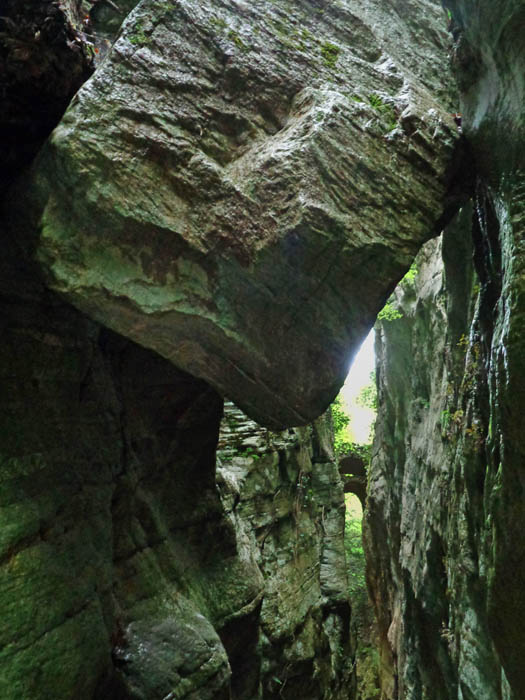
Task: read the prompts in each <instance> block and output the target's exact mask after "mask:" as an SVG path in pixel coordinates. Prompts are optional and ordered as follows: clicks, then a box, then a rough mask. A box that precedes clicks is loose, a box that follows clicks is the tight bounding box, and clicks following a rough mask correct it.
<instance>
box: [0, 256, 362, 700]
mask: <svg viewBox="0 0 525 700" xmlns="http://www.w3.org/2000/svg"><path fill="white" fill-rule="evenodd" d="M21 262H22V261H21V260H20V256H19V250H18V249H17V248H16V247H14V246H13V247H11V246H9V245H7V246H5V247H4V254H3V256H2V261H1V265H2V268H1V272H2V274H1V275H0V278H1V287H0V299H1V303H2V339H3V344H2V358H1V363H0V366H1V367H2V387H3V391H2V392H1V396H0V402H1V411H0V416H1V421H2V426H1V427H2V435H3V439H2V449H1V457H0V480H1V489H0V493H1V509H0V510H1V524H2V527H1V542H0V546H1V550H0V609H1V610H2V617H1V624H0V697H2V698H3V699H4V698H5V700H11V699H12V700H15V699H16V700H18V699H19V698H24V700H41V699H43V698H50V697H53V698H56V699H57V700H59V699H60V700H69V699H70V698H73V697H74V698H79V699H80V700H84V699H86V700H93V699H94V698H96V699H97V700H106V699H107V700H115V699H119V700H120V699H122V700H124V699H126V700H128V699H133V700H137V699H138V698H144V699H147V700H155V699H156V698H158V699H159V700H160V699H161V698H166V697H174V698H175V697H176V698H188V699H189V698H193V699H194V700H205V699H206V698H209V700H217V699H220V698H224V700H226V699H228V700H229V699H230V698H238V699H241V698H243V699H245V700H253V699H254V698H258V697H260V698H281V697H284V698H294V697H297V695H294V692H296V691H297V692H299V696H300V697H304V698H312V700H313V698H321V697H326V698H329V697H330V698H346V697H347V692H348V688H349V687H351V680H350V671H351V645H350V640H349V639H348V629H349V627H348V618H349V607H348V601H347V599H346V588H345V579H344V568H343V569H342V567H341V562H342V559H341V548H342V518H343V514H342V488H341V485H340V482H339V480H338V475H337V470H336V467H335V465H334V463H333V460H332V458H331V455H330V446H329V444H327V442H326V436H325V434H324V432H323V427H322V423H319V424H318V426H317V427H316V428H315V429H306V428H303V429H301V430H297V431H293V434H291V435H290V436H289V437H288V438H287V440H284V439H281V441H280V442H279V441H277V438H275V442H273V443H272V442H271V440H270V444H268V442H267V441H266V440H265V442H264V448H263V449H261V445H260V444H259V443H258V444H257V445H255V447H254V448H252V450H251V452H252V453H253V454H252V456H242V455H239V454H237V453H235V456H233V457H232V458H231V460H230V461H228V459H229V455H230V454H231V452H229V451H228V450H227V449H226V447H224V449H223V452H222V454H223V457H222V461H223V462H224V464H223V465H222V467H221V468H220V469H219V470H218V474H219V484H220V491H221V494H222V499H223V501H221V499H220V498H219V493H218V491H217V481H216V477H215V467H216V465H215V461H216V457H215V450H216V446H217V440H218V436H219V424H220V419H221V415H222V400H221V399H220V397H219V396H218V395H217V394H216V393H215V392H214V391H213V390H212V389H210V388H209V387H208V386H207V385H206V384H205V383H204V382H202V381H200V380H196V379H194V378H193V377H191V376H189V375H187V374H185V373H183V372H181V371H179V370H177V369H176V368H174V367H173V366H172V365H171V364H170V363H168V362H167V361H166V360H164V359H163V358H161V357H159V356H158V355H155V354H154V353H152V352H151V351H149V350H145V349H143V348H141V347H139V346H136V345H134V344H133V343H130V342H129V341H127V340H125V339H123V338H121V337H119V336H117V335H115V334H113V333H112V332H109V331H107V330H105V329H102V328H101V327H100V326H98V325H97V324H95V323H93V322H92V321H90V320H88V319H87V318H85V317H84V316H82V315H81V314H80V313H78V312H77V311H75V310H74V309H72V308H71V307H69V306H66V305H64V304H63V303H62V302H61V301H60V300H58V299H57V298H56V297H55V295H54V294H52V293H50V292H48V291H46V290H45V288H44V287H43V286H42V285H41V283H39V282H38V273H37V271H36V270H35V269H34V268H28V267H25V268H24V266H23V264H21ZM312 431H313V433H314V437H313V438H311V437H310V434H311V433H312ZM264 432H265V434H266V431H264ZM257 458H259V459H258V460H257ZM298 589H299V590H298ZM276 679H277V680H276ZM346 684H348V685H346ZM345 685H346V688H345ZM298 689H300V690H299V691H298Z"/></svg>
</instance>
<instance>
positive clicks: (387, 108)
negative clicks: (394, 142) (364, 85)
mask: <svg viewBox="0 0 525 700" xmlns="http://www.w3.org/2000/svg"><path fill="white" fill-rule="evenodd" d="M368 102H369V103H370V106H371V107H372V109H374V110H375V111H376V112H377V113H378V114H380V115H381V117H383V121H384V122H386V130H387V131H392V130H393V129H395V128H396V126H397V115H396V112H395V109H394V108H393V107H392V105H391V104H388V102H384V100H383V98H382V97H381V96H380V95H378V94H377V93H375V92H373V93H371V94H370V95H368Z"/></svg>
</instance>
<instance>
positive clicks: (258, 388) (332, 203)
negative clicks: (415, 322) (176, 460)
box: [17, 0, 458, 428]
mask: <svg viewBox="0 0 525 700" xmlns="http://www.w3.org/2000/svg"><path fill="white" fill-rule="evenodd" d="M398 10H399V14H398ZM407 17H408V19H406V18H407ZM445 25H446V22H445V18H444V17H443V15H442V12H441V9H440V8H439V6H438V5H436V4H435V3H433V2H427V1H425V2H417V3H416V2H413V3H410V11H408V9H407V7H406V3H402V11H401V4H400V7H399V8H398V7H397V5H396V4H395V3H394V6H392V7H390V6H389V7H385V6H384V4H383V3H375V4H374V5H371V4H367V5H366V6H363V5H362V3H357V2H350V1H348V0H345V1H344V2H339V3H337V4H336V3H331V2H322V3H320V4H315V3H311V2H297V3H290V2H286V1H284V0H279V1H278V2H273V3H259V4H253V3H252V4H250V5H248V4H243V3H239V2H235V1H234V0H228V1H227V2H218V1H217V2H214V3H211V4H209V3H208V4H202V3H200V2H197V1H196V0H178V1H177V2H158V1H155V0H144V2H142V3H140V5H139V6H138V7H137V8H136V9H135V10H133V11H132V12H131V14H130V15H129V16H128V18H127V19H126V21H125V23H124V25H123V27H122V30H121V32H120V34H119V36H118V38H117V40H116V42H115V44H114V45H113V48H112V50H111V51H110V53H109V54H108V56H107V58H106V59H105V60H104V61H103V62H102V63H101V64H100V66H99V68H98V70H97V71H96V73H95V75H94V77H93V78H92V79H91V80H90V81H88V82H87V83H86V84H85V85H84V87H83V88H82V89H81V90H80V91H79V92H78V93H77V95H76V97H75V99H74V101H73V103H72V105H71V106H70V108H69V110H68V112H67V114H66V116H65V117H64V119H63V120H62V122H61V124H60V125H59V127H58V128H57V129H56V130H55V132H54V134H53V137H52V139H51V140H50V141H49V143H48V144H47V145H46V147H45V148H44V149H43V151H42V152H41V154H40V156H39V159H38V163H37V164H36V166H35V168H34V171H33V174H32V176H31V178H30V179H29V181H28V182H27V183H26V184H25V185H24V186H23V187H22V188H21V190H20V191H19V193H18V195H17V198H18V199H17V201H18V206H19V207H21V208H22V209H23V211H24V213H26V212H28V211H29V212H30V215H28V216H27V217H26V220H25V221H24V222H23V223H22V224H20V226H21V227H22V228H23V229H24V230H25V233H26V234H28V235H29V236H30V238H31V245H32V246H34V247H35V248H36V255H37V257H38V260H39V262H40V264H41V265H42V267H43V268H44V269H45V271H46V279H47V283H48V284H49V285H50V286H51V287H52V288H53V289H55V290H56V291H58V292H60V293H61V295H63V296H64V297H65V298H66V299H67V300H68V301H69V302H72V303H73V304H75V305H76V306H77V307H78V308H80V309H81V310H82V311H84V312H86V313H87V314H88V315H89V316H91V317H92V318H94V319H95V320H97V321H98V322H100V323H102V324H103V325H105V326H107V327H109V328H112V329H113V330H116V331H118V332H119V333H121V334H123V335H125V336H126V337H129V338H131V339H133V340H134V341H135V342H138V343H139V344H142V345H145V346H147V347H150V348H152V349H154V350H156V351H157V352H159V353H160V354H161V355H163V356H164V357H166V358H168V359H170V360H171V361H173V362H174V363H175V364H176V365H177V366H179V367H181V368H182V369H184V370H186V371H189V372H190V373H191V374H193V375H194V376H197V377H201V378H204V379H206V380H207V381H208V382H209V383H210V384H212V385H213V386H214V387H215V388H216V389H218V390H219V391H220V392H221V393H224V394H226V395H228V396H230V397H231V398H233V399H235V401H236V402H237V403H238V404H239V405H241V406H243V407H244V408H245V410H246V411H247V412H248V413H249V414H250V415H252V416H253V417H254V418H257V419H258V420H259V421H260V422H262V423H265V424H266V425H268V426H270V427H274V428H276V427H277V428H280V427H283V426H286V425H298V424H305V423H307V422H308V421H310V420H311V419H313V418H315V417H316V416H317V415H319V414H320V413H321V412H322V411H323V410H324V409H325V408H326V407H327V405H328V403H329V402H330V401H331V400H332V399H333V398H334V396H335V394H336V392H337V390H338V388H339V387H340V385H341V384H342V382H343V379H344V376H345V374H346V370H347V366H348V357H349V355H350V354H351V353H352V351H353V349H355V348H356V346H357V345H358V343H359V342H360V340H361V338H362V336H363V334H364V333H365V331H366V330H367V329H368V328H369V327H370V325H371V323H372V322H373V319H374V317H375V314H376V313H377V311H378V310H379V309H380V307H381V306H382V304H383V303H384V300H385V298H386V296H387V295H388V293H389V292H390V291H391V289H392V287H393V285H394V284H395V282H396V281H397V280H398V279H399V278H400V277H401V276H402V274H403V273H404V271H405V270H406V268H407V267H408V265H409V263H410V261H411V259H412V257H413V255H414V254H415V252H416V250H417V248H418V246H419V245H421V243H422V242H423V241H424V240H425V239H427V238H428V237H429V236H431V235H432V234H433V233H437V232H438V231H439V229H440V226H441V225H442V223H443V221H444V219H446V217H447V215H448V214H449V212H450V210H451V207H453V206H454V204H455V197H456V194H457V193H456V192H455V190H454V183H453V182H452V178H453V174H454V173H453V172H452V171H453V170H454V167H455V164H454V157H455V156H454V147H455V142H456V140H457V136H458V134H457V129H456V125H455V123H454V121H453V120H452V117H451V116H450V114H449V112H450V111H453V108H454V105H453V104H452V103H451V102H450V97H449V93H451V92H452V86H451V81H450V80H447V79H446V77H445V79H444V75H446V70H445V66H446V51H447V38H446V33H445ZM386 27H388V31H387V30H386ZM17 235H22V234H21V232H18V233H17Z"/></svg>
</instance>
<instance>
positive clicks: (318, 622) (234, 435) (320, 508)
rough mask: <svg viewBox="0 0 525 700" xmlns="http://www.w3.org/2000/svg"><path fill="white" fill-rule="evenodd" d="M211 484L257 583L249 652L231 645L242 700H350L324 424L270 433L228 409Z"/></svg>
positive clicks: (339, 497)
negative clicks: (244, 689) (253, 644)
mask: <svg viewBox="0 0 525 700" xmlns="http://www.w3.org/2000/svg"><path fill="white" fill-rule="evenodd" d="M217 481H218V485H219V492H220V494H221V499H222V501H223V503H224V505H225V508H226V511H227V512H228V513H229V517H230V518H231V522H232V523H233V525H234V528H235V531H236V532H237V533H238V538H239V541H240V542H241V543H242V545H241V546H242V550H243V555H242V556H243V557H246V558H248V559H250V560H254V561H255V562H256V563H257V566H258V568H259V570H260V571H261V574H262V577H263V579H264V591H263V593H262V599H261V607H260V611H259V615H258V617H257V620H256V624H257V625H258V626H259V640H258V643H257V648H256V653H255V654H253V652H252V654H251V655H249V656H246V649H243V646H242V641H241V640H240V639H239V640H237V643H238V647H239V651H238V654H239V656H241V654H242V653H243V652H244V654H245V656H244V657H242V658H241V659H240V660H239V661H238V663H241V664H242V663H243V665H244V672H243V674H242V679H243V682H244V683H245V684H250V685H251V688H252V690H251V694H250V693H248V694H246V697H247V698H248V697H249V698H252V697H253V698H256V697H261V698H274V697H275V698H288V699H289V700H295V699H296V698H302V699H304V700H310V699H311V700H317V699H321V698H326V699H327V700H328V699H332V698H333V699H334V700H338V699H341V700H343V699H345V700H346V699H347V698H349V697H352V693H353V689H354V683H355V679H354V677H353V675H352V673H353V644H352V640H351V638H350V601H349V600H348V582H347V577H346V566H345V553H344V548H343V531H344V512H345V508H344V501H343V488H342V484H341V480H340V477H339V473H338V468H337V463H336V461H335V459H334V454H333V445H332V432H331V421H330V418H329V416H324V417H321V418H319V419H318V420H317V421H316V422H315V423H314V424H313V425H311V426H307V427H304V428H293V429H290V430H287V431H285V432H283V433H273V432H271V431H269V430H267V429H265V428H261V426H259V425H258V424H257V423H254V422H253V421H251V420H250V419H249V418H247V416H245V415H244V414H243V413H242V412H241V411H240V410H239V409H236V408H235V407H234V406H233V405H232V404H230V403H227V404H226V406H225V414H224V419H223V423H222V427H221V434H220V439H219V449H218V468H217ZM258 662H259V665H258ZM257 681H259V683H260V690H259V691H258V692H256V689H257ZM243 697H244V696H243Z"/></svg>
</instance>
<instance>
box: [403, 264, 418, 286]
mask: <svg viewBox="0 0 525 700" xmlns="http://www.w3.org/2000/svg"><path fill="white" fill-rule="evenodd" d="M417 273H418V269H417V266H416V263H415V262H413V263H412V265H410V268H409V270H408V272H407V273H406V275H405V276H404V277H403V279H402V280H401V282H400V283H399V284H402V285H403V287H405V289H406V288H408V287H410V286H411V285H413V284H414V281H415V279H416V275H417Z"/></svg>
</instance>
